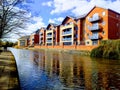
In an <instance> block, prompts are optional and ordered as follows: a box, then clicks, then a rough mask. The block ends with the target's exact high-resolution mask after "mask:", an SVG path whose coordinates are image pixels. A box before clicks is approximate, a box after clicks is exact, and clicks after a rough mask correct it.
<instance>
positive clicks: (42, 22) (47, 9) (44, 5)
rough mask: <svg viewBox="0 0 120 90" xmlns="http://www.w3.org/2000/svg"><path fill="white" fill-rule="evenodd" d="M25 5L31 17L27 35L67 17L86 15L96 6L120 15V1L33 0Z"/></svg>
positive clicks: (26, 30) (26, 31) (58, 22)
mask: <svg viewBox="0 0 120 90" xmlns="http://www.w3.org/2000/svg"><path fill="white" fill-rule="evenodd" d="M27 1H29V2H30V0H27ZM24 4H25V5H28V6H29V9H30V10H29V15H30V16H31V23H28V24H27V28H26V29H25V30H23V32H25V33H26V34H31V33H32V32H34V31H36V30H37V29H39V28H41V27H46V26H47V25H48V24H49V23H56V24H60V23H61V22H62V20H63V19H64V18H65V17H66V16H67V15H70V16H79V15H82V14H85V13H87V12H88V11H89V10H91V8H93V7H94V6H95V5H97V6H99V7H103V8H110V9H112V10H114V11H116V12H119V13H120V0H33V2H32V3H26V2H24Z"/></svg>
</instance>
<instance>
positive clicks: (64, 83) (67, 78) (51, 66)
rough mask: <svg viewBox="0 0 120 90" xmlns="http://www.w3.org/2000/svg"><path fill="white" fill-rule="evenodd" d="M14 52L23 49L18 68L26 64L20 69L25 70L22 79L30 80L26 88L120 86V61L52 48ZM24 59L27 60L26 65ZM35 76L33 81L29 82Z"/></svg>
mask: <svg viewBox="0 0 120 90" xmlns="http://www.w3.org/2000/svg"><path fill="white" fill-rule="evenodd" d="M12 50H13V49H12ZM14 52H17V53H19V55H18V56H19V58H17V61H19V62H17V63H19V64H18V65H19V66H18V68H19V67H24V68H26V69H27V71H26V72H25V70H21V69H24V68H21V69H19V72H20V73H22V74H23V75H22V78H21V80H22V82H21V83H24V84H26V85H24V84H23V85H24V86H22V89H23V90H25V89H28V88H29V90H33V89H34V90H36V89H37V90H38V89H39V90H63V89H64V90H73V89H74V90H119V89H120V61H116V60H111V61H110V60H102V59H100V60H97V59H91V58H89V57H84V56H80V55H77V54H69V53H61V52H57V51H49V50H46V51H45V50H41V51H39V52H38V51H28V50H26V51H24V50H21V51H18V50H16V51H14ZM23 53H24V55H23ZM28 54H29V55H28ZM21 56H22V57H21ZM21 59H22V60H21ZM21 62H25V63H24V64H26V65H24V64H23V63H21ZM26 66H27V67H26ZM28 73H29V74H28ZM20 75H21V74H20ZM20 77H21V76H20ZM23 79H24V80H23ZM31 79H32V83H31V84H29V83H30V82H31ZM26 87H27V88H26ZM31 88H32V89H31Z"/></svg>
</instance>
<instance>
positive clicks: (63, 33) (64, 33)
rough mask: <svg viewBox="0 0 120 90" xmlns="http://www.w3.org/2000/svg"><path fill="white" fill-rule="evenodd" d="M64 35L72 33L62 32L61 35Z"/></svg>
mask: <svg viewBox="0 0 120 90" xmlns="http://www.w3.org/2000/svg"><path fill="white" fill-rule="evenodd" d="M66 34H72V31H65V32H62V35H66Z"/></svg>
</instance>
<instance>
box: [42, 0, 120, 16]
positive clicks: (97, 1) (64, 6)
mask: <svg viewBox="0 0 120 90" xmlns="http://www.w3.org/2000/svg"><path fill="white" fill-rule="evenodd" d="M51 3H52V4H53V5H49V4H48V2H46V4H45V3H44V5H47V6H51V7H53V8H54V9H53V10H52V11H51V14H56V13H64V12H66V11H70V12H72V13H73V14H74V15H75V16H78V15H81V14H85V13H87V12H88V11H89V10H91V8H92V7H93V6H95V5H96V6H99V7H103V8H110V9H112V10H114V11H117V12H119V13H120V0H116V1H114V2H113V1H112V0H91V1H89V2H88V1H87V0H73V1H71V0H53V1H52V2H51Z"/></svg>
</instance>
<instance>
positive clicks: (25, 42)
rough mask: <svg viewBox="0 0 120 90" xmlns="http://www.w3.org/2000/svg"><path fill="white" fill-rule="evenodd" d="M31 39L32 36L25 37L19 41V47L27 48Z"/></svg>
mask: <svg viewBox="0 0 120 90" xmlns="http://www.w3.org/2000/svg"><path fill="white" fill-rule="evenodd" d="M29 37H30V36H23V37H21V38H19V39H18V46H19V47H27V46H28V44H29Z"/></svg>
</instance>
